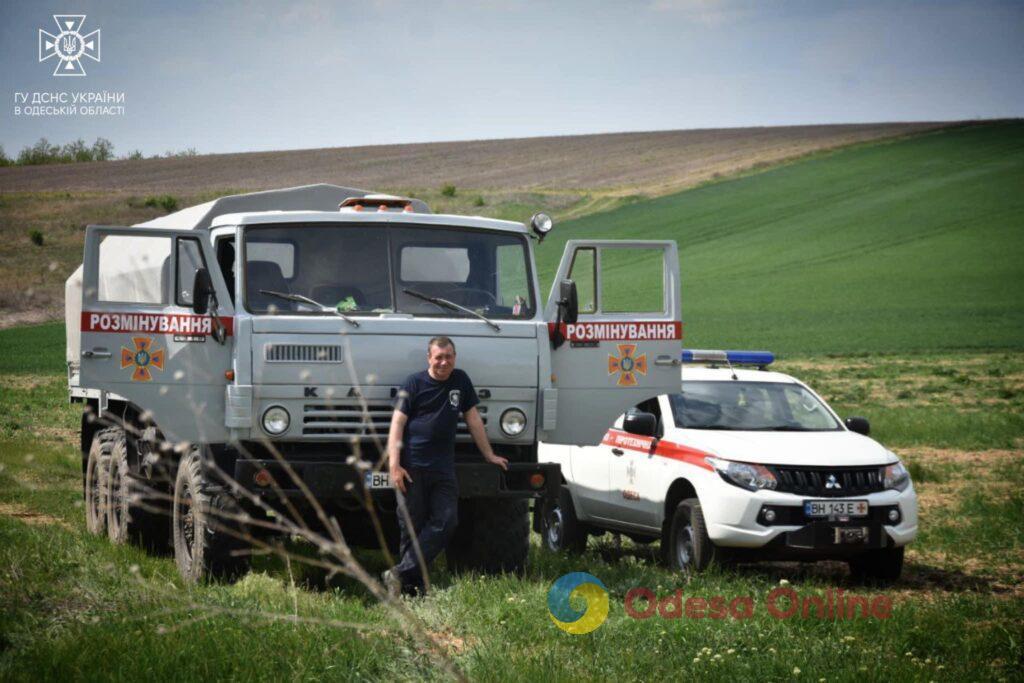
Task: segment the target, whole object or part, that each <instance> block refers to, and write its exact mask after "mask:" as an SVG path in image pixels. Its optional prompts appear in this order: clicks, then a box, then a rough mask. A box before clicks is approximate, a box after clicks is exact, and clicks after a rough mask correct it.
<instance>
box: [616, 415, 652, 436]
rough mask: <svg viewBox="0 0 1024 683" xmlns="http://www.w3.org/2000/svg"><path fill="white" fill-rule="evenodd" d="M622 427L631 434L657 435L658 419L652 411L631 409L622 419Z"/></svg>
mask: <svg viewBox="0 0 1024 683" xmlns="http://www.w3.org/2000/svg"><path fill="white" fill-rule="evenodd" d="M622 428H623V429H624V430H626V431H627V432H629V433H630V434H638V435H639V436H656V432H657V430H658V419H657V418H656V417H654V415H652V414H651V413H644V412H641V411H639V410H636V411H634V410H631V411H629V412H628V413H626V416H625V417H624V418H623V420H622Z"/></svg>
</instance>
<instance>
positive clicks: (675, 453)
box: [601, 429, 714, 471]
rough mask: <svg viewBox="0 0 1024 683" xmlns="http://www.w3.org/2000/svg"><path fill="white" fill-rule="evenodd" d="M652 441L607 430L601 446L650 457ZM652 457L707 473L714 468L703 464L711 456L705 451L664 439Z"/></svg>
mask: <svg viewBox="0 0 1024 683" xmlns="http://www.w3.org/2000/svg"><path fill="white" fill-rule="evenodd" d="M653 441H654V439H653V438H652V437H650V436H638V435H636V434H630V433H628V432H624V431H622V430H619V429H609V430H608V431H607V433H605V435H604V439H603V440H602V441H601V444H602V445H604V446H612V447H613V448H624V449H626V450H630V451H636V452H638V453H643V454H644V455H651V443H652V442H653ZM653 455H657V456H659V457H662V458H669V459H670V460H679V461H680V462H685V463H686V464H688V465H696V466H697V467H701V468H703V469H706V470H708V471H713V470H714V468H713V467H711V465H709V464H707V462H705V460H704V458H705V457H707V456H709V455H711V454H710V453H707V452H705V451H702V450H699V449H697V448H693V447H691V446H684V445H683V444H678V443H674V442H672V441H665V440H664V439H662V440H660V441H658V444H657V445H656V446H655V447H654V453H653Z"/></svg>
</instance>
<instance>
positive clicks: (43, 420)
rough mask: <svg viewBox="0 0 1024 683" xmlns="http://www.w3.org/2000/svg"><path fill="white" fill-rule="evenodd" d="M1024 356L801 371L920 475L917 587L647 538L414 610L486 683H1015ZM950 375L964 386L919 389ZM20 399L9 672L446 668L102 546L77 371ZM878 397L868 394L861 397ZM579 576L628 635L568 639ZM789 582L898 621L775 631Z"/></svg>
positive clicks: (808, 362)
mask: <svg viewBox="0 0 1024 683" xmlns="http://www.w3.org/2000/svg"><path fill="white" fill-rule="evenodd" d="M30 329H31V328H30ZM47 330H49V331H47ZM23 334H32V335H42V336H41V337H38V338H37V339H40V340H45V339H46V338H47V336H46V335H47V334H49V335H51V336H53V337H54V338H56V337H57V336H59V326H48V327H44V328H35V329H34V331H31V332H26V331H25V330H18V331H7V332H3V333H0V341H2V342H4V343H5V344H6V343H8V342H10V341H12V340H15V341H16V340H18V339H19V338H20V337H19V335H23ZM33 338H35V337H33ZM31 348H34V349H35V350H36V351H37V353H36V354H35V357H33V356H31V355H28V356H26V357H23V358H22V360H21V361H19V362H20V363H21V364H20V365H17V364H16V366H17V367H20V368H30V367H32V368H34V367H38V366H39V365H46V364H48V363H53V362H54V359H53V358H51V357H50V356H53V355H55V356H56V360H57V361H58V362H59V360H60V353H59V352H58V353H55V352H54V351H53V350H52V349H50V350H47V349H48V348H49V347H48V346H47V344H46V343H38V344H37V345H35V346H34V347H31ZM1022 363H1024V361H1022V360H1021V359H1020V357H1019V354H970V355H964V356H950V355H941V354H931V355H919V356H906V357H890V356H868V357H853V358H842V357H840V358H802V359H793V360H789V361H784V362H782V363H780V369H781V370H783V371H788V372H791V373H793V374H795V375H796V376H798V377H802V378H805V379H807V380H808V381H809V383H810V384H811V386H813V387H816V388H817V389H818V390H819V391H820V392H821V393H822V394H823V395H824V396H825V397H826V398H827V399H829V400H830V401H834V402H836V403H837V404H839V403H841V405H837V407H841V408H844V409H845V410H844V411H843V414H850V413H858V414H865V415H867V416H868V417H870V418H871V419H872V423H873V427H874V428H875V430H876V432H877V435H878V438H879V439H880V440H881V441H882V442H883V443H885V444H886V445H887V446H890V447H892V448H894V449H895V450H896V451H897V452H898V453H899V454H900V455H901V457H903V458H904V459H905V460H906V461H907V462H908V463H909V464H910V467H911V469H912V471H913V472H914V476H915V480H916V483H915V486H916V488H917V490H918V494H919V496H920V498H921V509H922V520H923V521H922V530H921V535H920V538H919V540H918V542H917V543H916V544H915V545H913V546H912V548H911V551H910V553H909V555H908V562H907V568H906V573H905V579H904V581H903V582H901V584H899V585H898V586H896V587H894V588H892V589H886V590H882V589H875V588H868V587H862V586H861V587H858V586H853V585H850V584H849V583H848V579H847V571H846V568H845V566H843V565H841V564H820V565H811V566H798V565H792V564H767V565H743V566H740V567H739V568H737V569H733V570H719V571H713V572H711V573H710V574H707V575H702V576H700V577H697V578H695V579H694V580H692V581H691V582H689V583H687V582H686V581H685V580H684V579H683V578H682V577H680V576H679V575H676V574H674V573H672V572H669V571H667V570H665V569H663V568H662V567H660V566H659V565H658V564H657V563H656V561H655V555H656V546H637V545H634V544H632V543H630V542H628V541H627V542H624V543H623V546H622V547H621V548H620V547H618V546H616V544H615V543H614V542H613V540H612V539H611V538H610V537H605V538H603V539H600V540H593V541H591V544H590V547H589V549H588V552H587V553H586V554H585V555H583V556H582V557H579V558H559V557H552V556H550V555H546V554H543V553H541V552H539V548H534V550H533V554H532V557H531V561H532V564H531V568H530V570H529V571H528V573H527V575H526V576H524V577H522V578H516V577H508V576H506V577H477V576H459V577H456V576H452V575H451V574H449V573H448V572H447V571H446V570H445V569H444V566H443V563H441V565H440V566H439V568H438V571H437V572H436V573H435V576H434V579H435V582H436V584H437V588H438V589H437V590H436V591H435V593H434V594H433V595H432V596H430V597H429V598H427V599H425V600H422V601H418V602H414V603H413V605H414V610H415V611H416V613H417V614H418V615H419V616H420V617H421V618H422V619H423V620H424V622H425V623H426V624H427V626H428V628H429V629H430V631H431V632H432V633H433V634H434V635H435V637H437V638H438V639H439V640H440V641H441V642H442V643H444V645H445V647H446V648H447V650H448V652H449V654H450V655H451V657H452V658H453V659H454V661H455V662H456V663H457V665H458V666H459V667H460V668H461V669H462V670H463V671H465V672H466V673H467V674H468V675H469V676H470V677H471V678H474V679H482V680H507V679H510V678H511V679H522V680H538V679H543V680H566V681H568V680H580V679H596V678H625V679H632V678H650V679H662V678H669V677H679V676H690V677H702V678H712V679H717V680H725V679H733V680H736V679H742V680H746V679H752V678H756V679H761V680H792V679H794V678H800V679H811V680H817V679H818V678H822V677H824V678H826V679H829V680H835V679H840V680H854V679H856V680H868V681H872V680H878V681H883V680H885V681H887V680H921V681H928V680H962V679H965V678H968V677H970V678H971V679H987V680H1000V679H1006V680H1009V679H1012V678H1013V677H1014V676H1015V675H1016V671H1017V668H1016V667H1017V666H1018V664H1019V662H1020V660H1021V658H1022V657H1024V649H1022V643H1024V620H1022V619H1021V616H1020V615H1021V614H1022V613H1024V593H1022V592H1021V586H1022V585H1024V537H1022V535H1021V529H1022V528H1024V509H1022V507H1024V502H1022V499H1021V496H1020V494H1019V493H1017V492H1018V491H1019V490H1020V489H1021V487H1024V466H1022V463H1024V458H1022V455H1024V453H1022V445H1024V444H1022V442H1021V436H1022V433H1021V430H1020V428H1019V422H1014V420H1018V419H1019V414H1020V410H1019V405H1018V404H1016V403H1015V402H1014V400H1015V398H1016V394H1014V395H1013V396H1011V397H1010V398H1003V396H1004V395H1005V394H1007V393H1009V392H1013V391H1016V390H1017V389H1016V388H1017V387H1018V386H1019V385H1020V382H1021V378H1022V370H1024V365H1022ZM931 382H938V383H942V387H943V388H942V389H941V390H939V389H936V390H934V391H927V392H925V391H921V390H920V387H921V386H923V385H925V384H928V383H931ZM0 385H2V386H3V387H4V391H3V394H2V396H0V415H3V422H2V423H0V566H2V567H3V572H0V677H2V678H4V679H5V680H38V679H40V678H43V679H51V678H52V679H56V678H60V679H64V678H121V679H127V678H133V679H134V678H165V677H173V678H175V679H200V678H203V679H209V678H234V679H241V678H245V679H254V680H280V679H282V678H289V679H298V678H302V679H307V678H317V679H352V678H373V679H377V678H383V677H391V678H399V679H411V678H417V679H420V678H426V679H433V678H439V677H440V676H441V675H440V674H439V673H438V672H437V670H436V668H435V667H434V666H433V665H432V664H431V662H430V660H429V659H428V657H427V656H426V654H424V653H423V652H421V651H419V650H418V649H417V648H416V647H415V646H414V645H413V644H412V641H411V639H410V638H409V637H408V636H407V635H406V634H405V632H404V631H403V630H402V628H401V627H400V625H399V624H397V623H396V622H395V621H394V620H393V619H392V617H391V616H390V615H389V614H387V613H386V612H385V610H384V609H383V608H381V607H380V606H379V605H377V604H375V603H374V602H373V601H372V600H370V599H369V598H368V597H367V594H366V592H365V590H363V589H362V588H361V587H360V586H358V585H356V584H354V583H352V582H350V581H346V580H338V579H333V580H330V581H328V580H326V578H325V577H324V575H323V573H322V572H318V571H312V570H304V569H303V568H301V567H299V566H295V565H293V566H292V567H290V568H289V567H288V566H287V565H286V564H285V563H284V562H283V561H281V560H278V559H275V558H262V559H260V560H258V562H257V564H256V568H255V569H254V571H253V572H252V573H251V574H249V575H248V576H247V577H246V578H244V579H243V580H241V581H240V582H238V583H236V584H234V585H224V584H219V585H207V586H200V587H195V588H188V587H186V586H184V585H182V584H181V582H180V580H179V579H178V576H177V573H176V571H175V569H174V565H173V561H172V560H171V559H170V558H168V557H156V556H151V555H147V554H146V553H145V552H143V551H142V550H140V549H138V548H135V547H115V546H112V545H110V544H109V543H108V542H107V541H106V539H99V538H93V537H90V536H88V535H87V534H86V533H85V529H84V523H83V520H82V518H83V510H82V503H81V480H80V462H79V460H78V454H77V446H76V442H75V438H76V437H75V429H76V425H77V419H78V415H77V412H76V409H75V407H73V406H67V405H64V404H62V402H61V400H62V398H63V390H64V389H63V377H62V376H60V375H58V374H55V373H50V374H37V373H31V372H25V371H24V370H22V371H18V372H11V371H10V370H7V371H6V372H4V373H2V374H0ZM861 385H866V386H867V387H868V388H867V389H866V390H865V391H864V392H860V390H858V389H856V387H857V386H861ZM979 407H980V408H983V409H984V410H986V411H988V412H989V413H991V414H992V415H993V416H995V419H996V420H997V421H998V420H1001V421H1003V422H1004V423H1005V425H1004V427H1003V428H1001V429H1000V430H994V431H993V432H992V433H991V434H988V435H986V434H975V435H974V436H972V437H971V438H972V439H974V440H975V441H977V445H972V446H969V448H970V449H972V450H966V448H967V447H964V446H960V447H955V446H952V445H950V444H949V443H946V442H945V440H946V439H947V437H948V430H947V428H946V424H947V422H949V420H950V415H959V414H961V413H963V414H964V415H969V414H970V413H971V411H973V410H976V409H978V408H979ZM909 409H913V410H918V411H920V412H919V416H920V420H919V423H918V424H917V425H916V426H915V427H914V429H913V430H907V429H904V428H903V427H901V426H900V425H901V423H900V422H899V421H893V418H894V416H898V415H900V414H901V413H903V412H904V411H905V410H909ZM955 419H961V418H955ZM962 419H964V420H969V419H971V418H968V417H964V418H962ZM15 425H16V426H15ZM1008 440H1009V442H1012V443H1011V445H1009V446H1008V445H1007V443H1008ZM535 541H536V539H535ZM296 549H298V550H301V547H299V548H296ZM360 557H361V559H362V561H363V562H364V564H365V565H366V566H367V568H369V569H371V570H373V571H377V570H380V569H383V559H382V557H381V555H380V553H377V552H373V551H365V552H363V553H361V555H360ZM571 571H587V572H590V573H592V574H594V575H595V576H597V577H598V578H600V579H601V580H602V581H603V582H604V584H605V585H606V586H607V587H608V589H609V591H610V603H611V612H610V616H609V618H608V621H607V622H606V623H605V624H604V625H602V626H601V627H600V628H599V629H597V630H596V631H595V632H594V633H592V634H589V635H584V636H571V635H568V634H564V633H562V632H561V631H559V630H558V629H557V628H556V627H555V626H554V625H553V624H552V623H551V622H550V619H549V617H548V613H547V606H546V599H547V591H548V589H549V588H550V586H551V583H552V582H553V581H554V580H555V579H556V578H558V577H559V576H561V575H562V574H565V573H568V572H571ZM783 581H788V582H790V586H789V587H791V588H793V589H795V590H796V591H797V592H798V594H799V595H800V596H802V597H806V596H810V595H818V596H820V595H823V593H824V591H826V590H827V589H830V588H831V589H835V588H843V589H844V590H845V591H847V592H849V593H853V594H855V595H868V596H876V595H880V594H881V595H886V596H888V597H890V598H891V599H892V601H893V605H894V607H893V610H892V617H891V618H890V619H882V620H878V619H851V620H839V621H833V620H827V619H821V620H819V619H807V620H805V619H796V618H792V619H786V620H780V619H776V618H774V617H773V616H772V615H771V614H770V613H769V612H768V610H767V604H766V600H767V596H768V594H769V592H770V591H772V590H773V589H775V588H778V587H780V583H781V582H783ZM636 586H646V587H649V588H651V589H652V590H654V591H655V593H656V594H657V595H658V596H660V597H664V596H666V595H669V594H670V593H671V592H672V591H674V590H675V589H676V588H681V589H683V596H684V598H685V597H705V598H710V597H713V596H715V595H722V596H724V597H725V598H726V599H727V600H731V599H733V598H738V597H744V596H749V597H750V598H751V599H752V604H753V617H752V618H750V619H739V620H738V619H732V618H726V619H722V620H718V619H708V618H706V619H685V618H684V619H678V620H664V619H661V618H660V617H657V616H655V617H652V618H650V619H646V620H636V619H633V618H631V617H630V616H628V615H627V614H626V612H625V611H624V608H623V602H624V598H625V595H626V593H627V591H628V590H629V589H630V588H632V587H636ZM287 619H292V620H298V621H301V622H302V623H292V622H289V621H287ZM328 622H331V623H333V624H335V625H331V624H329V623H328ZM337 622H342V623H344V624H346V625H339V624H337ZM352 624H354V625H352ZM797 669H799V674H796V673H794V672H795V670H797Z"/></svg>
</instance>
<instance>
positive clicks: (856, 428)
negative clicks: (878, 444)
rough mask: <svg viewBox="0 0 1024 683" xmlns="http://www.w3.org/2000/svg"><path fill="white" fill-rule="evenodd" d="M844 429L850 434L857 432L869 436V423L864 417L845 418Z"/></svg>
mask: <svg viewBox="0 0 1024 683" xmlns="http://www.w3.org/2000/svg"><path fill="white" fill-rule="evenodd" d="M846 428H847V429H849V430H850V431H851V432H857V433H858V434H863V435H864V436H869V435H870V434H871V423H869V422H868V419H867V418H866V417H848V418H846Z"/></svg>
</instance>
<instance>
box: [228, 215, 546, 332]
mask: <svg viewBox="0 0 1024 683" xmlns="http://www.w3.org/2000/svg"><path fill="white" fill-rule="evenodd" d="M244 234H245V242H244V245H245V264H246V265H245V268H246V271H245V272H246V286H245V295H246V296H245V304H246V308H247V310H249V311H250V312H252V313H257V314H268V315H274V314H288V315H296V314H308V315H330V313H329V312H327V313H325V312H324V311H323V310H321V309H319V308H318V307H317V306H315V305H313V304H309V303H303V302H300V301H289V300H287V299H285V298H284V297H281V296H279V294H286V295H287V294H291V295H295V294H298V295H301V296H303V297H307V298H309V299H312V300H314V301H316V302H318V303H320V304H323V305H324V306H327V307H329V308H336V309H337V310H339V311H341V312H342V313H345V314H347V315H354V316H359V315H377V314H380V313H390V312H397V313H412V314H415V315H424V316H446V317H452V316H456V317H457V316H466V317H471V316H470V314H469V313H465V312H459V311H455V310H452V309H451V308H447V307H444V306H441V305H439V304H436V303H432V302H430V301H428V300H425V299H424V298H421V297H416V296H411V295H409V294H406V293H405V292H404V291H403V290H412V291H414V292H416V293H418V294H423V295H426V296H427V297H433V298H442V299H447V300H449V301H451V302H453V303H456V304H459V305H460V306H463V307H466V308H469V309H471V310H473V311H476V312H477V313H480V314H482V315H485V316H487V317H488V318H505V319H508V318H520V319H525V318H531V317H533V312H534V297H533V294H532V287H531V284H530V283H531V282H532V274H531V273H530V269H529V260H528V254H529V252H528V251H527V245H526V238H525V236H524V235H515V234H509V233H495V232H486V231H478V230H465V229H457V228H444V227H441V228H437V227H417V226H395V225H382V224H379V223H375V224H361V225H360V224H355V225H338V224H326V225H323V224H314V225H309V224H289V225H272V226H266V227H264V226H255V227H247V228H246V229H245V233H244ZM268 292H274V293H277V294H271V293H268Z"/></svg>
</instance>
